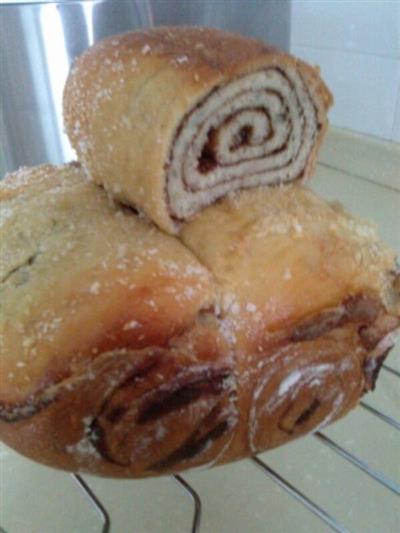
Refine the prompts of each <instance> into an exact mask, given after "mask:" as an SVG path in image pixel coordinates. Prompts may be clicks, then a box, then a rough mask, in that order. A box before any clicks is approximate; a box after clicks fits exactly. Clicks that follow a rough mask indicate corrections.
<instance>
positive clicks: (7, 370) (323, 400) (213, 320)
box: [0, 165, 400, 477]
mask: <svg viewBox="0 0 400 533" xmlns="http://www.w3.org/2000/svg"><path fill="white" fill-rule="evenodd" d="M0 199H1V217H0V221H1V230H0V231H1V232H0V246H1V254H0V275H1V283H0V305H1V308H0V312H1V316H0V328H1V332H0V333H1V336H0V339H1V363H2V364H1V368H0V372H1V375H0V383H1V389H0V438H1V440H3V441H4V442H5V443H7V444H8V445H10V446H11V447H13V448H15V449H16V450H18V451H19V452H21V453H23V454H25V455H26V456H28V457H31V458H32V459H35V460H37V461H40V462H42V463H45V464H47V465H51V466H54V467H58V468H63V469H66V470H70V471H85V472H91V473H93V474H98V475H103V476H114V477H145V476H151V475H158V474H166V473H171V472H178V471H182V470H184V469H187V468H193V467H198V466H205V465H212V464H221V463H225V462H228V461H232V460H234V459H238V458H241V457H246V456H249V455H251V454H253V453H257V452H260V451H263V450H265V449H268V448H271V447H274V446H278V445H280V444H282V443H284V442H287V441H289V440H291V439H294V438H296V437H298V436H300V435H304V434H306V433H307V432H310V431H313V430H315V429H316V428H319V427H322V426H324V425H326V424H328V423H329V422H331V421H333V420H335V419H337V418H339V417H341V416H343V415H344V414H345V413H346V412H347V411H348V410H349V409H351V408H353V407H354V406H356V405H357V402H358V400H359V398H360V396H361V395H362V394H363V393H365V392H367V391H369V390H371V389H372V388H373V387H374V383H375V380H376V377H377V374H378V371H379V367H380V365H381V363H382V361H383V358H384V357H385V355H386V354H387V352H388V350H389V349H390V347H391V345H392V344H393V339H392V335H393V331H394V330H395V328H397V327H398V324H399V316H400V309H399V295H398V294H397V293H396V291H395V289H394V278H395V274H394V257H393V253H392V252H391V251H390V250H389V249H388V248H387V247H386V246H385V245H383V244H382V243H381V242H380V241H379V240H378V238H377V236H376V233H375V231H374V229H373V228H372V227H371V226H370V225H368V224H366V223H364V222H361V221H358V220H356V219H354V218H352V217H351V216H349V215H348V214H346V213H345V212H344V211H343V210H342V209H340V208H339V207H337V206H335V205H330V204H328V203H326V202H324V201H322V200H320V199H318V198H317V197H315V196H314V195H313V194H312V193H311V192H310V191H308V190H307V189H305V188H303V187H299V186H293V185H287V186H283V187H277V188H265V189H252V190H249V191H242V192H239V193H236V194H235V195H234V196H232V197H229V198H225V199H224V200H223V201H222V202H220V203H218V204H215V205H213V206H211V207H209V208H207V209H206V210H205V211H204V212H202V213H201V214H200V215H198V216H197V217H196V218H195V219H194V220H193V221H192V222H190V223H188V224H185V225H184V227H183V228H182V233H181V236H180V238H179V239H177V238H175V237H172V236H168V235H166V234H164V233H162V232H161V231H160V230H158V229H157V228H156V227H155V226H154V225H153V224H152V223H150V222H148V220H147V219H145V218H144V217H143V216H142V215H140V214H139V213H137V212H135V211H134V210H132V209H128V208H125V207H122V206H120V205H116V204H115V203H114V202H113V200H112V199H110V198H109V197H108V196H107V194H106V193H105V192H104V191H103V190H102V189H101V188H99V187H97V186H96V185H94V184H93V183H91V182H89V181H87V180H86V178H85V177H84V174H83V172H82V170H81V169H80V168H79V166H78V165H67V166H63V167H58V168H57V167H52V166H42V167H37V168H34V169H22V170H20V171H18V172H17V173H14V174H13V175H10V176H9V177H8V178H6V180H5V181H4V182H3V183H1V185H0Z"/></svg>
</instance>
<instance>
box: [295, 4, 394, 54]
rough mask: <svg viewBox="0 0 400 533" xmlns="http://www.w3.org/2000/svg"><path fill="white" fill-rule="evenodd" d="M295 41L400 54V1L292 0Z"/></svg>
mask: <svg viewBox="0 0 400 533" xmlns="http://www.w3.org/2000/svg"><path fill="white" fill-rule="evenodd" d="M292 40H293V42H295V43H296V44H303V45H308V46H314V47H324V48H340V49H347V50H351V51H357V52H361V53H367V54H376V55H384V56H389V57H400V2H398V1H388V0H375V1H374V0H369V1H365V0H356V1H343V0H329V1H326V0H317V1H313V0H292Z"/></svg>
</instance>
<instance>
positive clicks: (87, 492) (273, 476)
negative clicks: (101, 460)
mask: <svg viewBox="0 0 400 533" xmlns="http://www.w3.org/2000/svg"><path fill="white" fill-rule="evenodd" d="M382 368H383V369H384V371H385V372H388V373H390V374H392V375H394V376H395V377H396V378H400V372H399V371H398V370H396V369H394V368H392V367H391V366H389V365H385V364H384V365H383V366H382ZM360 406H361V408H362V409H364V410H365V411H366V412H367V413H368V414H370V415H371V416H374V417H378V418H379V419H380V420H381V421H383V422H384V423H386V424H388V425H390V426H391V427H393V428H395V430H398V431H399V430H400V421H399V420H396V419H395V418H393V417H392V416H389V415H388V414H386V413H384V412H382V411H380V410H378V409H376V408H374V407H372V406H371V405H369V404H368V403H366V402H364V401H361V402H360ZM314 438H315V439H316V440H318V442H319V443H320V444H321V445H322V446H326V447H328V448H329V449H330V450H332V451H333V452H334V453H336V454H337V455H338V456H340V457H341V458H342V459H343V460H345V461H348V462H349V463H351V464H352V465H354V466H355V467H357V468H358V469H359V470H361V471H362V472H363V473H364V474H365V475H367V476H369V477H370V478H372V479H373V480H374V481H375V482H376V483H379V484H380V485H382V486H383V487H384V488H385V489H386V490H388V491H390V492H391V493H393V494H395V495H396V496H398V497H400V484H398V483H396V482H395V481H393V480H392V479H389V478H388V477H387V476H386V475H384V474H383V473H381V472H379V471H378V470H376V469H375V468H373V467H372V466H370V465H369V464H368V463H366V462H365V461H363V460H362V459H360V458H359V457H357V456H356V455H354V454H353V453H350V452H349V451H348V450H347V449H346V448H344V447H343V446H341V445H340V444H339V443H338V442H336V441H335V440H332V439H331V438H329V437H328V436H326V435H325V434H324V433H322V432H320V431H317V432H316V433H314ZM251 461H252V462H253V464H254V465H255V466H257V467H258V468H259V469H261V471H262V472H263V473H264V474H265V475H266V476H267V477H268V478H269V479H270V480H271V481H273V482H274V483H276V484H277V485H278V486H279V487H280V488H281V489H283V490H284V491H285V492H286V493H288V494H289V495H290V496H291V497H292V498H293V499H294V500H296V501H297V502H299V503H301V504H302V505H303V506H304V507H305V508H306V509H307V510H308V511H309V512H311V513H313V514H314V515H315V516H317V517H318V518H319V519H320V520H322V521H323V522H324V523H325V524H326V525H327V526H329V527H330V528H331V529H332V530H333V531H337V532H339V533H349V530H348V529H347V528H346V527H345V526H344V525H343V524H342V523H340V522H339V521H338V520H337V519H336V518H335V517H334V516H332V515H331V514H329V513H328V512H327V511H326V510H325V509H324V508H322V507H320V506H319V505H317V504H316V503H315V502H314V501H313V500H311V499H310V498H309V497H308V496H307V495H306V494H304V493H303V492H302V491H300V490H299V489H298V488H296V487H295V486H294V485H293V484H291V483H290V482H289V481H287V480H286V479H285V478H284V477H283V476H282V475H280V473H279V472H277V471H276V470H274V469H273V468H271V467H270V466H269V465H268V464H267V463H266V462H265V461H264V460H261V459H260V458H259V457H257V456H255V457H252V458H251ZM71 477H72V479H73V481H74V482H75V483H76V485H77V486H78V487H79V489H80V490H81V492H82V495H83V496H84V497H86V499H87V501H88V503H89V504H90V505H91V506H92V507H93V508H94V510H95V511H96V514H97V516H98V519H99V533H100V532H101V533H111V527H112V521H113V517H112V516H111V514H110V513H109V511H108V510H107V508H106V507H105V505H104V504H103V502H102V501H101V500H100V499H99V497H98V496H96V494H95V492H94V491H93V490H92V488H91V487H90V485H89V484H88V483H87V482H86V481H85V480H84V479H83V478H82V477H81V476H80V475H78V474H71ZM171 479H172V481H174V482H175V483H177V484H178V486H179V487H180V488H181V490H182V491H183V492H184V493H185V494H186V496H187V497H189V498H190V499H191V501H192V506H193V510H192V521H191V526H190V532H191V533H201V515H202V508H203V504H202V500H201V495H200V494H199V493H198V492H197V491H196V490H195V489H194V488H193V487H192V486H191V485H190V484H189V483H188V482H187V481H186V480H185V479H184V477H182V476H180V475H175V476H172V478H171ZM0 533H8V532H6V531H5V530H4V529H3V528H2V527H1V526H0Z"/></svg>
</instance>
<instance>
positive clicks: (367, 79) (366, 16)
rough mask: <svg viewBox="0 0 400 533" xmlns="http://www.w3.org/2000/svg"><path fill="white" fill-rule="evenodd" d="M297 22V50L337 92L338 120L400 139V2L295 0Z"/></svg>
mask: <svg viewBox="0 0 400 533" xmlns="http://www.w3.org/2000/svg"><path fill="white" fill-rule="evenodd" d="M291 23H292V29H291V51H292V53H294V54H295V55H298V56H299V57H301V58H303V59H305V60H306V61H309V62H311V63H314V64H317V65H319V66H320V67H321V69H322V74H323V76H324V78H325V79H326V81H327V82H328V85H329V86H330V87H331V89H332V91H333V93H334V95H335V100H336V102H335V107H334V108H333V110H332V111H331V114H330V116H331V119H332V123H333V124H334V125H335V126H339V127H344V128H348V129H351V130H355V131H358V132H361V133H365V134H367V135H374V136H376V137H383V138H385V139H391V140H393V141H397V142H399V141H400V133H399V131H400V118H399V114H400V110H399V107H400V99H399V97H398V94H399V93H398V90H399V87H400V2H399V1H390V0H382V1H377V0H368V1H366V0H357V1H351V0H348V1H344V0H329V1H327V0H315V1H314V0H293V1H292V16H291ZM396 101H397V107H396ZM396 113H397V114H396Z"/></svg>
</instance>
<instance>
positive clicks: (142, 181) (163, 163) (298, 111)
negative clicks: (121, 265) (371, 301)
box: [64, 27, 332, 233]
mask: <svg viewBox="0 0 400 533" xmlns="http://www.w3.org/2000/svg"><path fill="white" fill-rule="evenodd" d="M331 104H332V96H331V94H330V92H329V90H328V89H327V87H326V86H325V84H324V82H323V81H322V79H321V77H320V75H319V72H318V70H317V69H315V68H313V67H311V66H310V65H307V64H306V63H304V62H302V61H300V60H299V59H296V58H295V57H293V56H291V55H288V54H286V53H284V52H282V51H279V50H277V49H275V48H273V47H271V46H269V45H267V44H265V43H263V42H262V41H258V40H255V39H250V38H247V37H243V36H240V35H237V34H233V33H228V32H224V31H221V30H216V29H208V28H198V27H171V28H166V27H165V28H162V27H160V28H152V29H149V30H140V31H135V32H132V33H128V34H123V35H119V36H114V37H110V38H108V39H105V40H104V41H101V42H99V43H97V44H96V45H94V46H93V47H91V48H90V49H88V50H87V51H86V52H84V54H83V55H82V56H81V57H79V58H78V59H77V61H76V63H75V64H74V66H73V68H72V70H71V72H70V75H69V77H68V80H67V83H66V87H65V91H64V118H65V125H66V131H67V133H68V136H69V138H70V140H71V142H72V145H73V146H74V148H75V150H76V152H77V154H78V157H79V160H80V161H81V162H82V164H83V165H84V167H85V168H86V170H87V172H88V174H89V175H91V176H92V178H93V179H94V180H95V181H96V182H98V183H101V184H102V185H103V186H104V187H106V189H107V190H108V191H109V192H110V193H111V194H113V195H114V196H115V197H116V198H118V199H119V200H121V201H122V202H124V203H127V204H129V205H132V206H135V207H137V208H140V209H141V210H142V211H144V212H145V213H146V214H147V215H148V216H149V218H151V219H152V220H154V222H155V223H156V224H157V225H158V226H159V227H160V228H162V229H163V230H165V231H167V232H170V233H177V232H178V231H179V229H180V228H181V226H182V222H184V221H186V220H190V219H191V218H192V217H193V215H194V214H196V213H197V212H199V211H200V210H201V209H202V208H203V207H204V206H207V205H210V204H212V203H213V202H215V201H216V200H217V199H218V198H221V197H223V196H225V195H226V194H228V193H229V192H231V191H234V190H238V189H243V188H250V187H256V186H258V185H268V184H277V183H282V182H288V181H293V180H303V179H305V178H307V177H309V176H310V174H311V173H312V171H313V168H314V166H315V160H316V156H317V151H318V148H319V146H320V144H321V142H322V140H323V137H324V135H325V131H326V128H327V110H328V109H329V107H330V106H331Z"/></svg>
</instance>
